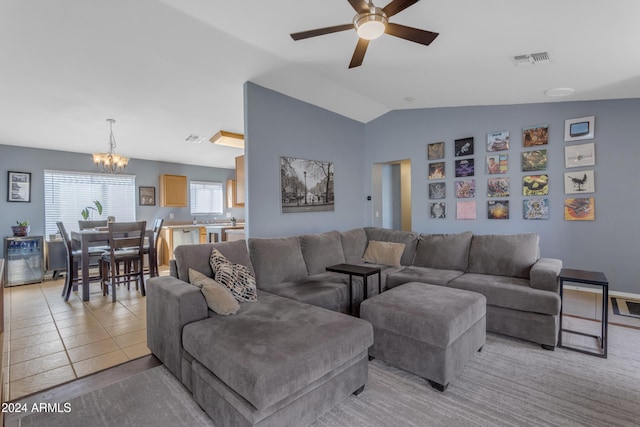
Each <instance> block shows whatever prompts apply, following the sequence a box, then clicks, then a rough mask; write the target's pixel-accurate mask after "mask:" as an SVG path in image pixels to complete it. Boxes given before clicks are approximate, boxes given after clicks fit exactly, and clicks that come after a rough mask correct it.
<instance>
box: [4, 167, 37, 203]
mask: <svg viewBox="0 0 640 427" xmlns="http://www.w3.org/2000/svg"><path fill="white" fill-rule="evenodd" d="M7 202H26V203H30V202H31V172H13V171H9V176H8V179H7Z"/></svg>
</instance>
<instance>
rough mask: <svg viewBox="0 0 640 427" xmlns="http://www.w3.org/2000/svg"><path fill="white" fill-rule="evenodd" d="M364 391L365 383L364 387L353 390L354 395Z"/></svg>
mask: <svg viewBox="0 0 640 427" xmlns="http://www.w3.org/2000/svg"><path fill="white" fill-rule="evenodd" d="M363 391H364V384H362V387H360V388H359V389H357V390H356V391H354V392H353V395H354V396H358V395H359V394H360V393H362V392H363Z"/></svg>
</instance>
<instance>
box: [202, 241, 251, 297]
mask: <svg viewBox="0 0 640 427" xmlns="http://www.w3.org/2000/svg"><path fill="white" fill-rule="evenodd" d="M209 263H210V264H211V269H212V270H213V278H214V280H215V281H216V282H218V283H220V284H221V285H223V286H224V287H226V288H227V289H229V291H231V293H232V294H233V296H234V297H235V299H237V300H238V301H240V302H256V301H258V289H257V287H256V278H255V277H254V275H253V273H252V272H251V270H250V269H249V268H248V267H247V266H245V265H242V264H233V263H232V262H231V261H229V260H228V259H227V258H226V257H225V256H224V255H222V254H221V253H220V251H218V250H217V249H215V248H214V249H213V250H212V251H211V257H210V258H209Z"/></svg>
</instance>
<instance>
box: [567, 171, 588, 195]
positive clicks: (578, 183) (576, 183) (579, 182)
mask: <svg viewBox="0 0 640 427" xmlns="http://www.w3.org/2000/svg"><path fill="white" fill-rule="evenodd" d="M567 177H568V178H569V179H570V180H571V182H572V183H573V188H574V190H576V191H584V184H586V182H587V174H586V173H585V174H584V176H583V177H582V178H576V177H574V176H571V175H567Z"/></svg>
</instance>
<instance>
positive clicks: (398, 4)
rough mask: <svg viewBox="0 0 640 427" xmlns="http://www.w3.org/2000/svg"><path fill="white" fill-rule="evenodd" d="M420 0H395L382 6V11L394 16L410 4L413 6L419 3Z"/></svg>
mask: <svg viewBox="0 0 640 427" xmlns="http://www.w3.org/2000/svg"><path fill="white" fill-rule="evenodd" d="M419 1H420V0H393V1H392V2H391V3H389V4H388V5H386V6H385V7H383V8H382V11H383V12H384V13H385V14H386V15H387V17H389V18H390V17H392V16H393V15H395V14H397V13H400V12H402V11H403V10H405V9H406V8H408V7H409V6H412V5H414V4H416V3H418V2H419Z"/></svg>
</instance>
